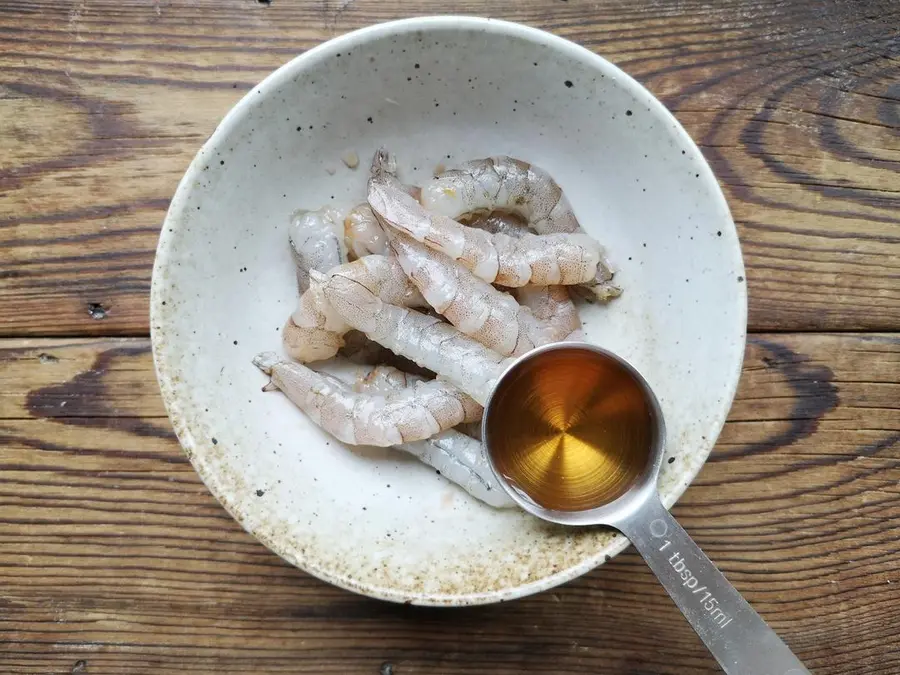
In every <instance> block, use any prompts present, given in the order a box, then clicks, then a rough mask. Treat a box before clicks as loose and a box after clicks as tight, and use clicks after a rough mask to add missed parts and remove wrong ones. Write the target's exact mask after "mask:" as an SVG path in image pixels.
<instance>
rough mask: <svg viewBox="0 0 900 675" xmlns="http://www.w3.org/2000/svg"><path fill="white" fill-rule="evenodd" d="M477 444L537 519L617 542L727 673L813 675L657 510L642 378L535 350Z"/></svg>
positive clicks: (589, 359) (655, 464)
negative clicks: (592, 529) (595, 531)
mask: <svg viewBox="0 0 900 675" xmlns="http://www.w3.org/2000/svg"><path fill="white" fill-rule="evenodd" d="M482 437H483V440H484V444H485V447H486V448H487V453H488V457H489V459H490V462H491V466H492V467H493V469H494V472H495V473H496V474H497V478H498V479H499V481H500V484H501V485H503V487H504V489H505V490H506V491H507V492H508V493H509V496H510V497H512V499H513V500H514V501H515V502H516V503H517V504H518V505H519V506H521V507H522V508H523V509H525V510H526V511H527V512H529V513H531V514H532V515H535V516H537V517H538V518H542V519H544V520H548V521H551V522H554V523H560V524H563V525H607V526H610V527H614V528H616V529H617V530H619V531H620V532H622V533H623V534H624V535H625V536H626V537H628V539H630V540H631V543H632V544H634V547H635V548H636V549H637V550H638V552H639V553H640V554H641V556H643V558H644V560H645V561H646V562H647V564H648V565H649V566H650V569H651V570H652V571H653V573H654V574H655V575H656V577H657V578H658V579H659V581H660V583H662V585H663V587H664V588H665V589H666V591H667V592H668V593H669V595H670V596H671V598H672V599H673V600H674V601H675V604H676V605H677V606H678V609H680V610H681V612H682V614H684V616H685V618H686V619H687V620H688V622H689V623H690V624H691V627H692V628H693V629H694V630H695V631H696V632H697V635H699V636H700V639H701V640H703V643H704V644H705V645H706V647H707V648H708V649H709V651H710V653H712V655H713V656H714V657H715V658H716V660H717V661H718V662H719V665H721V666H722V668H723V669H724V671H725V672H726V673H728V674H729V675H809V671H808V670H807V669H806V668H805V667H804V666H803V664H802V663H801V662H800V661H799V659H797V657H796V656H794V654H793V653H792V652H791V650H790V649H789V648H788V647H787V645H786V644H785V643H784V642H782V640H781V639H780V638H779V637H778V635H776V634H775V632H774V631H773V630H772V629H771V628H769V626H768V625H767V624H766V622H765V621H764V620H763V619H762V618H761V617H760V616H759V614H757V613H756V612H755V611H754V610H753V608H752V607H751V606H750V605H749V604H748V603H747V601H746V600H744V598H743V597H742V596H741V594H740V593H738V592H737V590H736V589H735V588H734V587H733V586H732V585H731V584H730V583H729V582H728V580H727V579H726V578H725V576H724V575H723V574H722V573H721V572H720V571H719V570H718V569H717V568H716V567H715V565H713V563H712V562H711V561H710V560H709V558H707V557H706V555H704V553H703V551H701V550H700V548H699V547H698V546H697V544H695V543H694V541H693V540H692V539H691V538H690V536H688V534H687V532H685V531H684V529H683V528H682V527H681V525H679V524H678V522H677V521H676V520H675V518H673V517H672V516H671V515H670V514H669V512H668V511H667V510H666V509H665V507H664V506H663V505H662V502H661V501H660V499H659V493H658V492H657V487H656V483H657V478H658V476H659V471H660V467H661V466H662V460H663V455H664V454H665V448H664V445H665V423H664V421H663V416H662V411H661V410H660V407H659V402H658V401H657V399H656V396H655V395H654V394H653V391H652V390H651V389H650V386H649V385H648V384H647V382H646V380H644V378H643V377H642V376H641V374H640V373H638V371H637V370H635V369H634V368H633V367H632V366H631V365H629V364H628V363H627V362H625V361H624V360H622V359H621V358H619V357H618V356H616V355H614V354H612V353H610V352H607V351H606V350H603V349H600V348H598V347H595V346H593V345H588V344H581V343H566V342H564V343H557V344H552V345H547V346H546V347H542V348H540V349H537V350H534V351H532V352H530V353H528V354H526V355H525V356H523V357H522V358H520V359H519V360H518V361H516V362H515V363H513V365H512V366H510V367H509V369H507V370H506V371H505V372H504V373H503V375H502V376H501V377H500V378H499V379H498V381H497V384H496V386H495V388H494V390H493V392H492V393H491V395H490V397H489V398H488V401H487V404H486V405H485V407H484V421H483V422H482Z"/></svg>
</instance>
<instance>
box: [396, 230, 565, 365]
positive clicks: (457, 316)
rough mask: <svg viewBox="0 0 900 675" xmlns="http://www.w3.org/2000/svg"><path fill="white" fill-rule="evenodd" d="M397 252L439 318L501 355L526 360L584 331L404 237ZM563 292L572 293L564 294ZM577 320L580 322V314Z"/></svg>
mask: <svg viewBox="0 0 900 675" xmlns="http://www.w3.org/2000/svg"><path fill="white" fill-rule="evenodd" d="M391 248H392V249H393V250H394V252H395V253H396V254H397V259H398V260H399V261H400V265H401V267H403V271H404V272H406V275H407V276H408V277H409V278H410V279H411V280H412V282H413V283H414V284H415V285H416V287H417V288H418V289H419V291H421V293H422V295H423V296H424V298H425V300H427V301H428V303H429V304H430V305H431V306H432V307H433V308H434V309H435V310H436V311H437V312H438V313H440V314H443V315H444V316H445V317H446V318H447V320H448V321H450V323H452V324H453V325H454V326H456V327H457V328H458V329H459V330H460V331H461V332H463V333H465V334H466V335H469V336H471V337H473V338H475V339H476V340H478V341H479V342H480V343H481V344H483V345H485V346H486V347H488V348H490V349H492V350H494V351H495V352H497V353H499V354H502V355H504V356H509V355H512V356H518V355H520V354H524V353H525V352H528V351H530V350H531V349H533V348H534V347H537V346H540V345H544V344H547V343H550V342H556V341H558V340H562V339H563V338H565V337H566V336H567V335H568V334H569V333H571V332H572V331H573V330H575V329H576V328H577V327H578V325H576V326H574V327H572V326H571V325H570V324H571V321H570V320H569V319H570V317H567V320H565V321H555V320H554V319H555V317H554V316H553V315H552V314H551V313H549V312H548V313H547V316H546V317H544V318H539V317H537V316H535V315H534V314H533V313H532V311H531V310H530V309H528V308H527V307H522V306H521V305H519V303H518V302H516V300H515V298H513V297H512V296H511V295H508V294H507V293H504V292H503V291H498V290H497V289H496V288H494V287H493V286H491V285H490V284H489V283H487V282H486V281H483V280H481V279H479V278H478V277H476V276H475V275H474V274H473V273H472V272H470V271H469V270H467V269H465V268H463V267H461V266H460V265H457V264H456V263H454V262H453V261H452V260H450V258H448V257H447V256H445V255H444V254H443V253H439V252H437V251H432V250H431V249H429V248H428V247H426V246H424V245H423V244H420V243H419V242H417V241H415V240H414V239H411V238H410V237H407V236H405V235H403V234H399V233H395V234H394V235H393V236H392V237H391ZM527 288H533V287H527ZM556 288H561V287H556ZM520 290H524V289H520ZM562 292H563V293H566V291H565V289H564V288H562ZM566 299H568V295H567V294H566ZM541 309H542V311H545V308H543V307H542V308H541ZM572 309H573V311H574V306H573V307H572ZM574 317H575V319H576V321H577V318H578V315H577V313H575V314H574ZM579 325H580V324H579Z"/></svg>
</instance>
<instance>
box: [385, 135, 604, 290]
mask: <svg viewBox="0 0 900 675" xmlns="http://www.w3.org/2000/svg"><path fill="white" fill-rule="evenodd" d="M391 166H392V164H391V160H390V157H389V155H388V154H387V153H386V152H385V151H383V150H381V151H378V152H377V153H376V154H375V160H374V162H373V165H372V174H371V177H370V179H369V189H368V199H369V205H370V206H371V207H372V210H373V211H374V212H375V213H376V214H377V215H378V217H379V218H380V219H381V221H382V222H383V223H385V224H387V225H389V226H390V227H392V228H394V229H397V230H399V231H401V232H403V233H405V234H408V235H409V236H411V237H412V238H413V239H415V240H416V241H419V242H422V243H424V244H426V245H427V246H428V247H429V248H432V249H435V250H437V251H440V252H442V253H444V254H446V255H448V256H450V258H452V259H454V260H457V261H459V262H460V263H461V264H462V265H464V266H465V267H467V268H468V269H470V270H471V271H472V272H474V273H475V274H476V275H477V276H478V277H480V278H481V279H483V280H485V281H487V282H489V283H498V284H501V285H503V286H510V287H517V286H525V285H526V284H534V285H537V286H547V285H551V284H564V285H570V284H580V283H584V282H586V281H589V280H590V279H592V278H594V275H595V274H596V272H597V266H598V265H599V264H600V258H601V247H600V245H599V244H598V243H597V242H595V241H594V240H593V239H591V238H590V237H589V236H587V235H586V234H580V233H575V234H546V235H535V234H531V233H525V234H523V235H522V236H521V237H520V238H518V239H515V238H513V237H510V236H508V235H505V234H500V233H498V234H491V233H489V232H485V231H483V230H478V229H475V228H471V227H466V226H465V225H461V224H460V223H457V222H456V221H454V220H451V219H450V218H447V217H445V216H441V215H436V214H431V213H429V212H428V211H426V210H425V209H424V208H423V207H422V205H421V204H419V202H417V201H416V200H415V199H413V198H412V197H410V196H409V194H407V193H406V192H404V191H403V189H402V187H401V186H400V184H399V181H398V180H397V178H396V177H395V176H394V175H393V174H392V173H391V171H390V168H391Z"/></svg>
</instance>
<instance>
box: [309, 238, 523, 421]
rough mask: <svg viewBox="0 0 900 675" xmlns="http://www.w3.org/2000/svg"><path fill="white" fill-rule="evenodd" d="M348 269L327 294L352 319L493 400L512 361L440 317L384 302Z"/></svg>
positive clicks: (337, 273) (334, 275)
mask: <svg viewBox="0 0 900 675" xmlns="http://www.w3.org/2000/svg"><path fill="white" fill-rule="evenodd" d="M371 257H373V256H367V257H366V258H361V259H360V260H359V261H357V262H362V261H363V260H366V259H367V258H371ZM352 264H356V263H352ZM344 269H345V268H343V267H338V268H337V269H334V270H332V271H331V273H330V274H329V278H328V281H327V283H325V297H326V298H327V299H328V302H329V303H331V306H332V307H333V308H334V309H335V311H337V312H338V313H339V314H340V315H341V317H342V318H343V319H344V320H345V321H346V322H347V323H349V324H350V325H351V326H353V327H354V328H356V329H357V330H361V331H362V332H364V333H365V334H366V335H367V336H368V337H369V338H371V339H372V340H375V342H378V343H379V344H381V345H384V346H385V347H387V348H388V349H390V350H391V351H392V352H394V353H395V354H399V355H400V356H405V357H406V358H408V359H410V360H411V361H413V362H415V363H417V364H418V365H419V366H421V367H423V368H428V369H429V370H432V371H434V372H436V373H438V375H439V376H440V377H443V378H445V379H446V380H447V381H449V382H451V383H453V384H454V385H456V386H457V387H459V388H460V389H461V390H462V391H464V392H466V393H467V394H469V396H471V397H472V398H474V399H475V400H476V401H478V402H479V403H484V401H485V400H487V397H488V395H489V393H490V391H491V387H492V386H493V383H494V381H495V380H496V378H497V377H499V376H500V374H501V373H502V372H503V370H504V369H505V368H506V367H507V366H508V365H509V364H510V363H511V362H512V359H509V358H504V357H503V356H502V355H500V354H498V353H497V352H495V351H493V350H491V349H488V348H487V347H485V346H484V345H483V344H481V343H480V342H478V341H477V340H474V339H473V338H470V337H468V336H466V335H464V334H462V333H461V332H460V331H459V330H457V329H456V328H454V327H453V326H451V325H449V324H447V323H444V322H443V321H441V320H440V319H438V318H435V317H432V316H428V315H425V314H421V313H419V312H416V311H414V310H411V309H408V308H406V307H398V306H396V305H393V304H390V303H387V302H384V301H383V300H382V299H381V298H379V297H378V296H377V295H376V294H375V293H373V292H372V291H371V290H370V289H368V288H366V287H365V286H364V285H363V284H360V283H358V282H357V281H356V280H354V279H352V278H350V277H348V276H346V275H345V273H344Z"/></svg>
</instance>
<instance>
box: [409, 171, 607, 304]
mask: <svg viewBox="0 0 900 675" xmlns="http://www.w3.org/2000/svg"><path fill="white" fill-rule="evenodd" d="M420 201H421V203H422V205H423V206H424V207H425V208H426V209H428V210H429V211H432V212H434V213H439V214H441V215H443V216H446V217H448V218H453V219H458V218H459V217H460V216H463V215H464V214H470V213H477V212H480V211H488V212H489V211H494V210H497V209H500V210H506V211H511V212H513V213H515V214H517V215H519V216H521V217H523V218H525V220H526V221H527V222H528V225H529V226H530V227H531V228H532V229H533V230H534V231H535V232H537V233H538V234H557V233H575V232H583V231H584V230H582V228H581V225H580V224H579V222H578V219H577V218H576V217H575V213H574V211H573V210H572V206H571V204H569V200H568V199H567V198H566V196H565V194H563V191H562V188H560V187H559V185H558V184H557V183H556V181H554V180H553V178H552V177H551V176H550V174H548V173H547V172H546V171H544V170H543V169H541V168H540V167H537V166H534V165H533V164H528V163H527V162H523V161H521V160H518V159H514V158H512V157H505V156H501V157H488V158H487V159H476V160H473V161H471V162H466V163H465V164H463V165H462V166H460V167H459V168H458V169H451V170H449V171H444V172H443V173H441V174H440V175H438V176H436V177H435V178H434V179H432V180H431V181H429V182H428V183H426V184H425V185H424V186H423V187H422V192H421V197H420ZM613 274H614V273H613V270H612V268H611V266H610V265H609V263H608V262H607V261H606V260H605V259H604V258H603V257H601V260H600V264H599V265H598V267H597V273H596V276H595V278H594V279H592V280H589V281H588V282H586V284H585V285H586V286H588V287H589V288H590V290H591V291H592V292H593V294H594V295H595V296H596V297H598V298H599V299H601V300H608V299H609V298H612V297H615V296H617V295H619V294H621V292H622V291H621V289H620V288H618V287H617V286H615V285H613V284H612V283H611V281H612V278H613Z"/></svg>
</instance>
